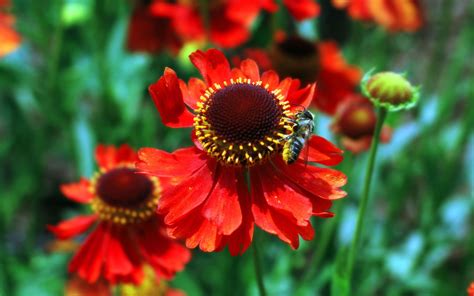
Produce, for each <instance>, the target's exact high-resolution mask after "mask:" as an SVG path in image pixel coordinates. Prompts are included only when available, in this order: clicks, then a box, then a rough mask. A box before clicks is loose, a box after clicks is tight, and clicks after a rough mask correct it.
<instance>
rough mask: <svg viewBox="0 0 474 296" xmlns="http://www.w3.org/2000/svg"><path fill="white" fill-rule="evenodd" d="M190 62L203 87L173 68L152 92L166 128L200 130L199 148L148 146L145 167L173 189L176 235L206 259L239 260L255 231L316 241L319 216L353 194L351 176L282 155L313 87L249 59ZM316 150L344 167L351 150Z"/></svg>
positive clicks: (169, 192) (310, 151)
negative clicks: (225, 251)
mask: <svg viewBox="0 0 474 296" xmlns="http://www.w3.org/2000/svg"><path fill="white" fill-rule="evenodd" d="M190 58H191V61H192V62H193V64H194V65H195V66H196V67H197V68H198V70H199V71H200V72H201V75H202V76H203V78H204V80H201V79H198V78H191V79H190V81H189V83H188V84H186V83H185V82H184V81H182V80H180V79H178V77H177V76H176V73H175V72H174V71H173V70H171V69H166V70H165V72H164V74H163V76H162V77H161V78H160V79H159V80H158V81H157V82H156V83H155V84H153V85H151V86H150V88H149V90H150V93H151V96H152V98H153V101H154V102H155V105H156V107H157V109H158V111H159V113H160V115H161V119H162V121H163V123H164V124H165V125H167V126H169V127H194V141H195V147H189V148H183V149H179V150H176V151H175V152H173V153H167V152H164V151H161V150H158V149H153V148H143V149H141V150H140V151H139V158H140V162H139V163H138V164H137V168H138V169H139V170H140V171H141V172H143V173H146V174H148V175H152V176H157V177H160V178H169V180H170V181H169V182H170V184H173V186H170V187H168V188H167V189H166V190H164V191H163V194H162V198H161V199H160V202H159V205H158V212H159V213H161V214H163V215H164V222H165V223H166V224H167V225H168V229H169V234H170V235H171V236H172V237H176V238H184V239H185V240H186V245H187V246H188V247H190V248H194V247H197V246H199V247H200V248H201V249H202V250H204V251H207V252H212V251H217V250H221V249H222V248H224V247H225V246H226V245H228V246H229V250H230V252H231V254H233V255H235V254H238V253H242V252H244V251H245V250H246V249H247V248H248V246H249V245H250V243H251V241H252V235H253V229H254V225H255V224H256V225H257V226H259V227H260V228H262V229H263V230H265V231H267V232H269V233H272V234H275V235H277V236H278V237H279V238H280V239H281V240H283V241H285V242H287V243H288V244H290V245H291V246H292V247H293V248H297V247H298V245H299V236H301V237H303V238H304V239H307V240H308V239H311V238H312V237H313V235H314V230H313V228H312V226H311V224H310V217H311V216H319V217H331V216H332V215H333V214H332V213H330V212H328V210H329V208H330V207H331V204H332V200H333V199H338V198H342V197H344V196H345V194H346V193H345V192H344V191H342V190H340V189H339V187H341V186H342V185H344V184H345V182H346V177H345V176H344V175H343V174H342V173H340V172H338V171H335V170H332V169H328V168H320V167H314V166H306V164H305V162H304V160H298V161H296V163H294V164H293V165H291V166H289V165H287V164H286V163H285V162H284V161H283V160H282V157H281V150H282V148H283V145H284V143H285V142H286V140H287V137H288V136H289V135H291V134H292V133H293V128H294V118H295V114H296V113H297V112H298V110H300V109H301V106H303V107H306V106H308V105H309V103H310V101H311V99H312V97H313V95H314V87H315V86H314V84H310V85H307V86H305V87H303V88H300V82H299V80H295V79H291V78H286V79H284V80H281V81H280V78H279V77H278V75H277V74H276V73H275V72H274V71H272V70H269V71H266V72H264V73H262V74H260V71H259V68H258V66H257V64H256V63H255V62H254V61H253V60H250V59H247V60H244V61H242V63H241V64H240V68H234V69H231V68H230V66H229V63H228V61H227V59H226V58H225V57H224V55H223V54H222V53H221V52H220V51H218V50H215V49H210V50H208V51H206V52H202V51H197V52H195V53H193V54H191V56H190ZM188 107H189V108H191V109H193V112H191V111H190V110H189V109H188ZM307 146H308V148H307V155H306V156H307V159H308V160H309V161H310V162H316V163H320V164H324V165H335V164H337V163H339V162H340V161H341V160H342V156H341V154H342V151H341V150H339V149H338V148H336V147H335V146H334V145H332V144H331V143H329V142H328V141H326V140H325V139H323V138H321V137H318V136H315V135H313V136H312V137H311V138H310V139H308V141H307ZM301 157H302V158H304V156H303V155H301ZM246 176H248V178H247V177H246ZM249 187H250V190H249Z"/></svg>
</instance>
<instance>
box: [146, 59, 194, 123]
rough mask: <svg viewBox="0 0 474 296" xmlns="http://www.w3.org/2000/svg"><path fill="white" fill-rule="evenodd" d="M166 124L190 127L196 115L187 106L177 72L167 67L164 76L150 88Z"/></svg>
mask: <svg viewBox="0 0 474 296" xmlns="http://www.w3.org/2000/svg"><path fill="white" fill-rule="evenodd" d="M148 91H149V92H150V95H151V97H152V98H153V102H154V103H155V106H156V108H157V109H158V112H159V113H160V116H161V120H162V122H163V124H164V125H166V126H168V127H173V128H180V127H190V126H192V125H193V118H194V115H193V114H192V113H191V112H190V111H189V110H188V109H187V108H186V105H185V104H184V99H183V94H182V93H181V88H180V86H179V80H178V77H177V76H176V73H175V72H174V71H173V70H172V69H170V68H166V69H165V71H164V73H163V76H161V78H160V79H158V81H157V82H155V83H154V84H152V85H150V87H149V88H148Z"/></svg>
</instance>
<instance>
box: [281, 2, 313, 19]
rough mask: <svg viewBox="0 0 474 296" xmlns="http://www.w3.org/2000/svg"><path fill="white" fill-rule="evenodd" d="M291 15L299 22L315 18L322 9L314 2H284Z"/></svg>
mask: <svg viewBox="0 0 474 296" xmlns="http://www.w3.org/2000/svg"><path fill="white" fill-rule="evenodd" d="M283 5H285V6H286V8H287V9H288V11H289V12H290V13H291V15H292V16H293V17H294V18H295V19H296V20H298V21H302V20H305V19H308V18H313V17H315V16H317V15H318V14H319V11H320V7H319V5H318V4H317V3H315V2H314V1H313V0H283Z"/></svg>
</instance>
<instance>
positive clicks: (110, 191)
mask: <svg viewBox="0 0 474 296" xmlns="http://www.w3.org/2000/svg"><path fill="white" fill-rule="evenodd" d="M152 191H153V182H152V181H151V180H150V179H149V178H148V177H147V176H145V175H141V174H137V173H136V171H135V169H132V168H127V167H121V168H115V169H112V170H110V171H108V172H106V173H104V174H103V175H101V176H100V177H99V179H98V180H97V187H96V193H97V195H98V196H99V197H100V199H102V200H103V201H104V202H105V203H107V204H108V205H110V206H115V207H124V208H135V207H137V206H138V205H140V204H142V203H143V202H144V201H145V200H147V198H148V197H149V196H150V194H151V193H152Z"/></svg>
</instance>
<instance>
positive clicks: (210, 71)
mask: <svg viewBox="0 0 474 296" xmlns="http://www.w3.org/2000/svg"><path fill="white" fill-rule="evenodd" d="M189 58H190V59H191V62H192V63H193V64H194V66H195V67H196V68H197V69H198V70H199V72H200V73H201V75H202V77H203V78H204V80H205V81H206V83H207V85H209V86H211V85H213V84H214V83H222V82H223V81H226V80H229V79H230V65H229V62H228V61H227V59H226V57H225V56H224V54H223V53H222V52H220V51H219V50H217V49H212V48H211V49H209V50H207V51H206V52H203V51H201V50H198V51H195V52H193V53H192V54H191V55H190V56H189Z"/></svg>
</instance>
